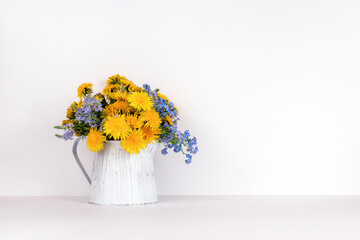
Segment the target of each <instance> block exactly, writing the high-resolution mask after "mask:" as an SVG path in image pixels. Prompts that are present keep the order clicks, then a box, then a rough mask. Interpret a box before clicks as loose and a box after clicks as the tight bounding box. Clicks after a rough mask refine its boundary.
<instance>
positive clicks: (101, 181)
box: [73, 138, 159, 206]
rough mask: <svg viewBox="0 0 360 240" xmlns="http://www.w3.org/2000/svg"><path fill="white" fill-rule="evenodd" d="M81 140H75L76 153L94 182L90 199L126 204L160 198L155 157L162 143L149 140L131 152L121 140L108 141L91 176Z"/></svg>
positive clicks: (82, 168)
mask: <svg viewBox="0 0 360 240" xmlns="http://www.w3.org/2000/svg"><path fill="white" fill-rule="evenodd" d="M80 140H81V138H77V139H76V140H75V142H74V145H73V154H74V157H75V159H76V162H77V163H78V165H79V167H80V168H81V170H82V172H83V173H84V175H85V177H86V178H87V180H88V182H89V183H90V184H91V190H90V199H89V202H90V203H92V204H96V205H119V206H126V205H137V204H148V203H155V202H157V201H158V196H157V191H156V182H155V171H154V161H153V158H154V155H155V152H156V150H157V149H158V147H159V143H152V144H149V145H148V146H147V147H146V149H144V150H142V151H141V152H140V153H139V154H130V153H128V152H126V151H125V150H124V149H123V148H122V146H121V144H120V141H107V142H106V143H105V144H104V149H103V150H101V151H99V152H98V153H96V154H95V157H94V163H93V173H92V179H90V177H89V175H88V174H87V173H86V171H85V169H84V167H83V165H82V163H81V161H80V159H79V157H78V154H77V145H78V144H79V141H80Z"/></svg>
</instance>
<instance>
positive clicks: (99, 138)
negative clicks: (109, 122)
mask: <svg viewBox="0 0 360 240" xmlns="http://www.w3.org/2000/svg"><path fill="white" fill-rule="evenodd" d="M105 141H106V137H105V136H104V135H102V133H101V132H100V131H99V130H97V129H95V128H91V129H90V133H89V134H88V140H87V146H88V148H89V149H90V151H92V152H98V151H101V150H102V149H104V142H105Z"/></svg>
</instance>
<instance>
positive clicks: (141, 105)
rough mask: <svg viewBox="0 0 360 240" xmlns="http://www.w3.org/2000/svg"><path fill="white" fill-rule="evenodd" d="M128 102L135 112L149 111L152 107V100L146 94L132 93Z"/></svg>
mask: <svg viewBox="0 0 360 240" xmlns="http://www.w3.org/2000/svg"><path fill="white" fill-rule="evenodd" d="M128 101H129V103H130V106H132V107H134V108H136V109H137V110H150V109H151V108H152V106H153V100H152V99H151V97H150V96H149V94H147V93H146V92H141V93H138V92H134V93H132V94H131V95H130V96H129V97H128Z"/></svg>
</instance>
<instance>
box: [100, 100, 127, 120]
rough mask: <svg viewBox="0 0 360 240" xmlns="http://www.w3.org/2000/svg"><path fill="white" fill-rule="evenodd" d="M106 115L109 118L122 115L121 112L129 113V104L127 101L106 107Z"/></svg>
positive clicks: (120, 101)
mask: <svg viewBox="0 0 360 240" xmlns="http://www.w3.org/2000/svg"><path fill="white" fill-rule="evenodd" d="M104 111H105V113H106V114H107V115H108V116H115V115H117V114H120V113H121V111H122V112H123V113H124V112H128V111H129V103H128V102H126V101H122V100H119V101H116V102H114V103H112V104H110V105H108V106H106V107H105V109H104Z"/></svg>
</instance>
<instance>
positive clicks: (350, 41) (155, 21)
mask: <svg viewBox="0 0 360 240" xmlns="http://www.w3.org/2000/svg"><path fill="white" fill-rule="evenodd" d="M359 12H360V2H358V1H343V0H341V1H340V0H338V1H325V0H323V1H319V0H316V1H265V0H258V1H229V0H226V1H224V0H221V1H220V0H216V1H205V0H204V1H194V0H182V1H159V0H153V1H85V0H82V1H76V0H75V1H74V0H68V1H36V0H35V1H34V0H32V1H27V0H20V1H16V0H15V1H13V0H11V1H10V0H8V1H4V0H1V1H0V80H1V82H0V93H1V95H0V97H1V98H0V111H1V117H0V126H1V134H0V153H1V154H0V195H86V194H88V191H89V187H88V185H87V182H86V180H85V178H84V177H83V176H82V175H81V172H80V170H79V169H78V167H77V166H76V163H75V161H74V159H73V157H72V153H71V146H72V142H64V141H62V140H59V139H57V138H55V137H54V133H55V132H56V131H55V130H54V129H52V126H54V125H56V124H59V123H60V122H61V120H62V119H64V117H65V111H66V108H67V106H68V105H69V104H70V103H71V102H72V101H73V100H75V97H76V88H77V86H78V85H79V84H81V83H83V82H93V83H94V84H95V88H96V89H97V90H100V89H101V88H102V87H104V86H105V80H106V78H107V77H108V76H110V75H112V74H117V73H119V74H121V75H125V76H126V77H128V78H129V79H130V80H133V81H134V82H135V83H137V84H139V85H142V84H143V83H148V84H150V85H151V86H153V87H157V88H160V89H161V90H163V92H164V93H165V94H166V95H168V96H169V97H170V98H171V99H172V100H173V102H175V103H176V105H177V106H178V108H179V109H180V113H181V119H182V120H181V124H180V127H181V129H182V130H185V129H190V130H191V133H192V134H194V135H196V136H197V137H198V140H199V148H200V152H199V153H198V155H197V156H196V157H195V159H194V161H193V163H192V164H191V165H190V166H188V165H185V163H184V158H183V157H182V156H179V155H175V154H169V155H168V156H167V157H163V156H162V155H161V154H158V155H157V156H156V170H157V180H158V189H159V193H160V194H360V174H359V171H360V110H359V105H360V94H359V91H360V70H359V66H360V14H359ZM85 145H86V144H85V143H81V145H80V155H81V157H82V158H83V159H84V161H85V165H86V167H87V168H88V169H89V170H90V169H91V161H92V160H91V157H92V155H91V154H90V152H89V151H88V150H87V149H86V147H85Z"/></svg>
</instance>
